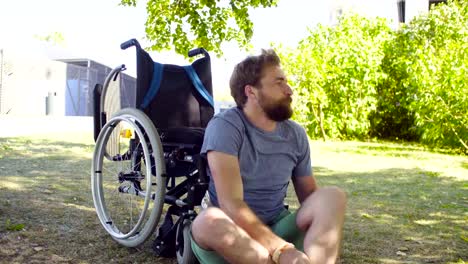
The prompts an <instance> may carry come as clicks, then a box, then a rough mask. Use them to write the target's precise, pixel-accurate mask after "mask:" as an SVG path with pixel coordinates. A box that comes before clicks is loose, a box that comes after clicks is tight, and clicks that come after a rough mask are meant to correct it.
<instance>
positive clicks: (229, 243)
mask: <svg viewBox="0 0 468 264" xmlns="http://www.w3.org/2000/svg"><path fill="white" fill-rule="evenodd" d="M192 238H193V239H194V240H195V242H196V243H197V244H198V246H199V247H201V248H203V249H205V250H214V251H216V252H217V253H219V254H220V255H221V256H223V257H224V258H225V259H226V260H227V261H228V262H229V263H269V261H270V260H269V253H268V250H267V249H266V248H265V247H263V246H262V245H261V244H260V243H258V242H257V241H255V240H253V239H252V238H251V237H250V236H249V235H248V234H247V232H245V231H244V230H243V229H242V228H240V227H239V226H237V225H236V224H235V223H234V222H233V221H232V220H231V219H230V218H229V217H228V216H227V215H226V214H225V213H224V212H223V211H221V210H220V209H219V208H216V207H209V208H207V209H205V210H203V211H202V212H200V214H199V215H198V216H197V217H196V218H195V220H194V221H193V223H192Z"/></svg>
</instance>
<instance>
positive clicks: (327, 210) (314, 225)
mask: <svg viewBox="0 0 468 264" xmlns="http://www.w3.org/2000/svg"><path fill="white" fill-rule="evenodd" d="M345 210H346V194H345V193H344V192H343V191H342V190H340V189H339V188H336V187H324V188H319V189H318V190H317V191H315V192H314V193H313V194H312V195H310V196H309V197H307V199H306V200H305V201H304V202H303V203H302V205H301V208H299V210H298V212H297V218H296V223H297V226H298V227H299V228H300V229H301V230H304V231H306V235H305V238H304V252H305V253H306V254H307V256H309V258H310V259H311V261H312V263H313V264H316V263H317V264H318V263H320V264H322V263H327V264H332V263H335V262H336V258H337V257H338V253H339V246H340V241H341V234H342V229H343V223H344V215H345Z"/></svg>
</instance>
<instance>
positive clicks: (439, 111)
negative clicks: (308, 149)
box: [278, 1, 468, 151]
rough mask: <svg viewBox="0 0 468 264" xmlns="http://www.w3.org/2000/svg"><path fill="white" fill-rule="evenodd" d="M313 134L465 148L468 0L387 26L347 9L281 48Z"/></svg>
mask: <svg viewBox="0 0 468 264" xmlns="http://www.w3.org/2000/svg"><path fill="white" fill-rule="evenodd" d="M278 49H279V53H280V57H281V58H282V61H283V64H284V66H285V69H286V71H287V73H288V75H289V76H291V84H292V85H293V86H294V87H295V90H296V110H297V111H296V113H295V119H296V120H297V121H299V122H300V123H302V124H303V125H304V126H305V127H306V128H307V132H308V134H309V135H310V136H311V137H312V138H317V137H322V138H324V139H326V138H327V137H331V138H358V139H362V138H364V137H369V136H370V137H377V138H383V139H404V140H416V141H420V142H423V143H425V144H427V145H429V146H432V147H450V148H453V149H458V150H464V151H468V114H467V109H468V85H467V84H466V76H468V4H467V3H466V1H449V2H448V4H440V5H438V6H436V7H434V8H433V9H432V10H431V11H430V12H429V13H428V14H427V15H424V16H420V17H417V18H416V19H414V20H413V21H412V22H411V23H409V24H406V25H402V26H401V27H400V28H399V29H397V30H391V29H390V28H389V26H388V24H387V23H386V21H385V20H383V19H380V18H375V19H368V18H364V17H360V16H358V15H353V14H345V15H344V16H343V17H342V18H341V19H340V21H339V23H338V24H337V25H336V26H333V27H324V26H319V27H317V28H315V29H314V30H311V31H310V32H309V35H308V36H307V37H306V38H304V39H303V40H302V41H301V42H300V43H299V44H298V46H297V47H296V48H295V49H284V48H282V47H281V46H280V47H279V48H278Z"/></svg>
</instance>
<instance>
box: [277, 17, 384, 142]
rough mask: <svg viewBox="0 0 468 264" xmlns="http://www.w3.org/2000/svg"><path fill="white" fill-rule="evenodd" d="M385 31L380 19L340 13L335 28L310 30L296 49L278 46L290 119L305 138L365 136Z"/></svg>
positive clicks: (374, 101) (320, 27)
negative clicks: (292, 108)
mask: <svg viewBox="0 0 468 264" xmlns="http://www.w3.org/2000/svg"><path fill="white" fill-rule="evenodd" d="M390 35H391V31H390V27H389V26H388V23H387V21H386V20H384V19H368V18H365V17H362V16H359V15H356V14H345V15H344V16H342V17H341V18H340V21H339V24H338V25H336V26H333V27H326V26H319V27H317V28H316V29H314V30H312V31H310V32H309V36H307V37H306V38H304V39H303V40H302V41H301V42H300V43H299V45H298V47H297V48H295V49H292V50H289V51H287V50H283V49H281V48H280V49H279V53H280V56H281V58H282V62H283V64H284V66H285V69H286V71H287V73H288V76H291V84H292V85H293V86H294V87H295V89H296V104H295V105H296V107H297V108H296V112H295V119H296V120H297V121H299V122H300V123H302V125H304V126H305V127H306V128H307V131H308V134H309V136H311V137H317V136H321V137H322V138H323V139H325V138H327V137H332V138H363V137H366V136H367V134H368V130H369V126H370V125H369V121H368V116H369V113H370V112H371V111H373V110H374V109H375V107H376V102H377V100H376V97H375V94H376V90H375V87H376V83H377V82H378V80H379V79H380V77H381V72H380V70H379V66H380V63H381V60H382V58H383V51H382V46H383V44H384V43H385V41H386V40H387V39H389V37H390Z"/></svg>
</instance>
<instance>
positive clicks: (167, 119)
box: [136, 46, 214, 129]
mask: <svg viewBox="0 0 468 264" xmlns="http://www.w3.org/2000/svg"><path fill="white" fill-rule="evenodd" d="M136 49H137V90H136V107H137V108H139V109H141V110H142V111H144V112H145V113H146V114H147V115H148V116H149V118H150V119H151V120H152V121H153V123H154V124H155V126H156V127H157V128H158V129H166V128H173V127H202V128H204V127H206V125H207V124H208V122H209V121H210V119H211V118H212V117H213V114H214V107H213V105H212V102H211V103H210V102H209V101H208V100H206V96H205V97H204V96H203V94H202V93H200V92H199V90H197V87H196V86H195V85H194V84H193V81H192V79H191V78H190V77H189V74H188V73H187V71H186V69H184V67H182V66H179V65H172V64H159V63H157V62H154V61H153V60H152V59H151V57H150V56H149V54H148V53H147V52H146V51H145V50H143V49H142V48H140V47H139V46H136ZM191 66H192V68H193V70H194V71H195V72H196V74H197V75H198V77H199V80H200V81H201V83H202V84H203V86H204V88H205V89H206V91H207V92H208V93H209V95H210V96H211V97H212V95H213V87H212V80H211V61H210V57H209V55H208V53H205V55H204V57H203V58H199V59H197V60H196V61H194V62H193V63H192V65H191ZM154 79H157V82H158V83H159V85H157V86H158V87H157V88H158V89H157V93H156V94H155V95H154V96H151V94H152V93H154V91H152V90H154V87H153V88H152V86H154V84H152V82H154ZM148 98H151V100H150V101H148ZM145 101H146V103H145Z"/></svg>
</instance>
